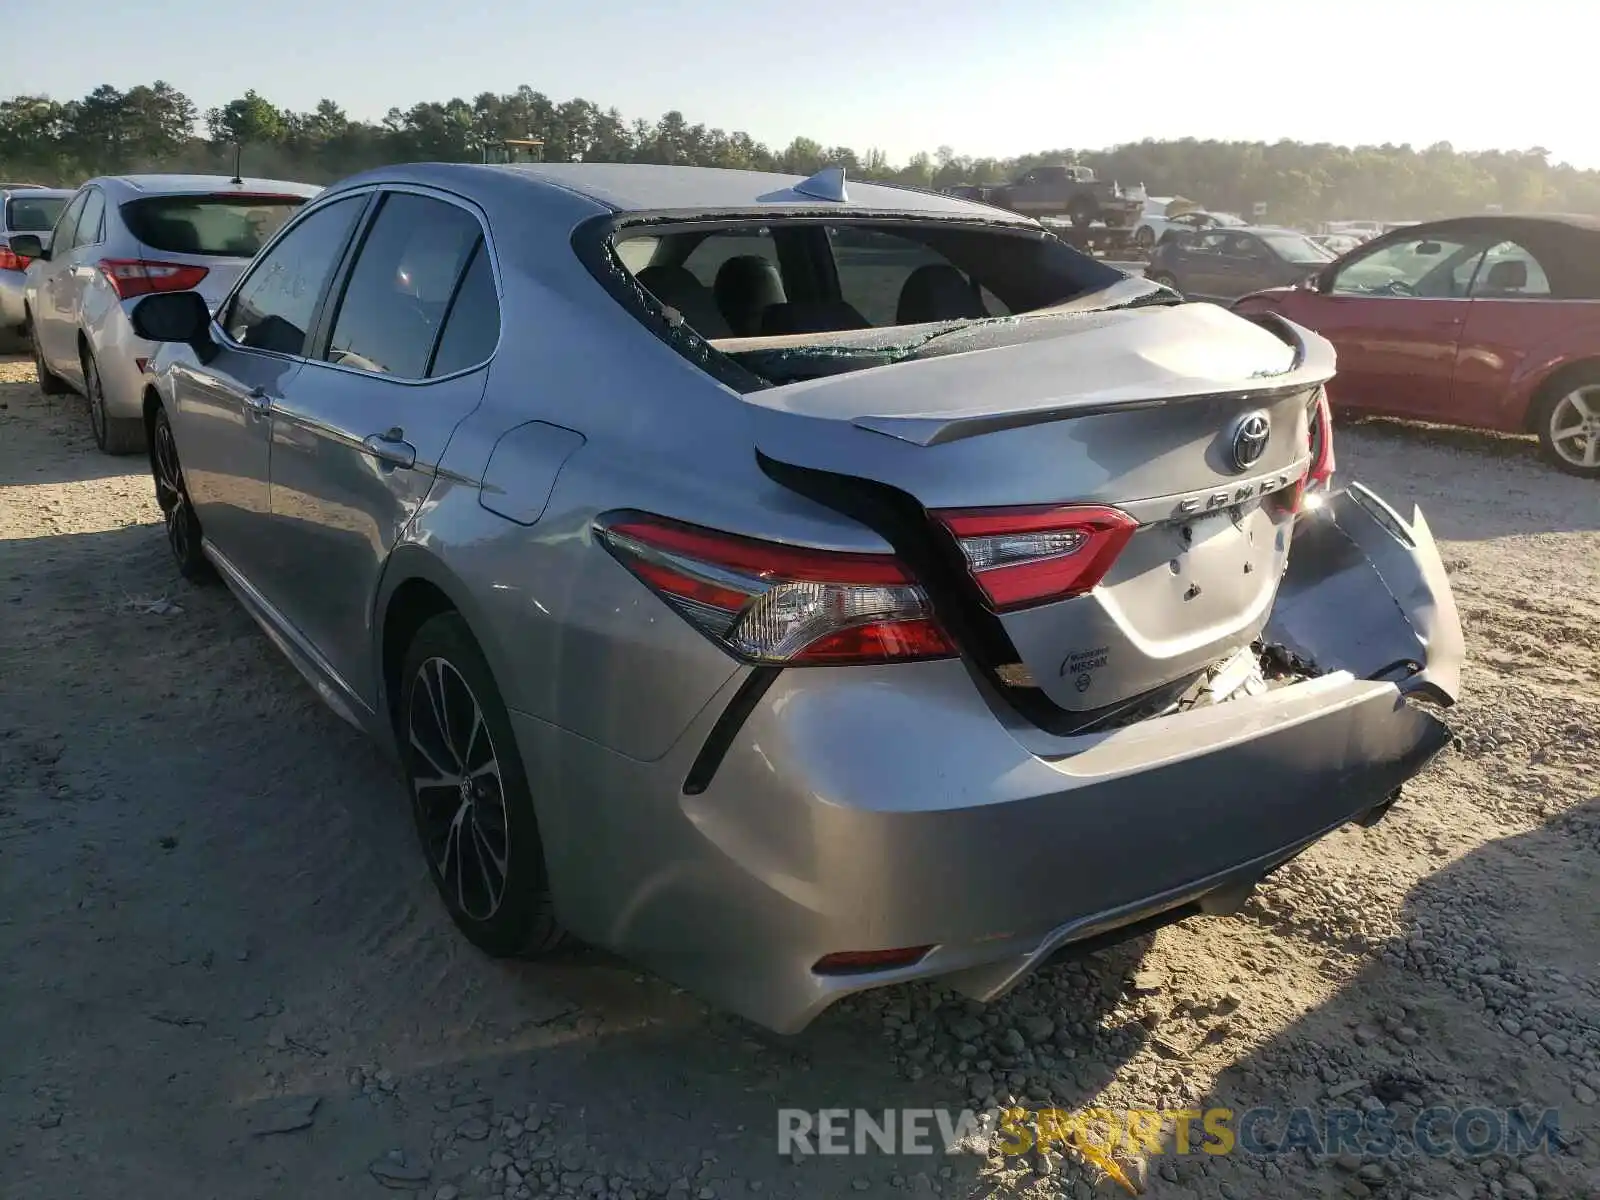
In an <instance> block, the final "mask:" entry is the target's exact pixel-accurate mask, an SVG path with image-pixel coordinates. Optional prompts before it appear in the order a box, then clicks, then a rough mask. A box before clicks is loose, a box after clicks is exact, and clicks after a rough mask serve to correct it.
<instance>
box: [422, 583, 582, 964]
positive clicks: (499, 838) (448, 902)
mask: <svg viewBox="0 0 1600 1200" xmlns="http://www.w3.org/2000/svg"><path fill="white" fill-rule="evenodd" d="M401 679H402V680H403V681H404V682H403V685H402V686H403V691H402V693H401V697H400V708H399V713H398V714H397V721H396V725H397V728H396V731H395V732H396V734H397V739H398V741H399V744H400V753H401V759H402V762H403V763H404V766H405V773H406V783H407V785H408V786H409V787H410V789H411V808H412V814H413V816H414V817H415V819H416V825H417V836H418V838H419V839H420V840H421V842H422V850H423V854H424V855H425V856H426V858H427V860H428V873H429V875H431V876H432V877H433V883H434V886H435V887H436V888H437V889H438V890H439V896H440V898H441V899H443V900H444V904H445V908H446V909H447V910H449V913H450V917H451V919H452V920H453V921H455V923H456V926H457V928H459V929H460V930H461V932H462V933H464V934H466V936H467V938H468V940H469V941H471V942H472V943H473V945H475V946H477V947H478V948H479V949H481V950H484V951H486V952H487V953H489V954H492V955H495V956H497V957H507V956H512V955H520V956H525V957H537V956H539V955H542V954H547V953H549V952H550V951H552V950H554V949H556V948H557V947H558V946H559V945H560V944H561V942H562V940H563V938H564V934H563V931H562V929H561V926H560V925H558V924H557V923H556V918H555V908H554V905H553V904H552V902H551V897H550V881H549V873H548V871H547V870H546V868H545V861H544V845H543V842H542V841H541V840H540V837H539V826H538V821H537V820H536V819H535V816H534V809H533V798H532V793H531V791H530V789H529V785H528V777H527V773H526V771H525V770H524V769H523V766H522V758H521V756H520V755H519V754H518V752H517V744H516V739H515V737H514V736H513V734H512V731H511V722H510V718H509V717H508V716H507V715H506V709H505V705H504V703H503V702H502V701H501V699H500V692H499V689H497V688H496V687H495V683H494V676H493V675H492V674H491V673H490V671H489V664H488V662H487V661H486V660H485V659H484V657H483V652H482V651H481V650H480V649H479V648H478V644H477V642H476V641H475V640H474V639H473V637H472V634H471V632H470V631H469V630H468V628H467V624H466V622H465V621H463V620H462V619H461V617H460V616H459V615H457V614H456V613H453V612H450V613H443V614H441V615H440V616H437V617H434V618H432V619H431V620H429V621H428V622H427V623H426V624H424V625H423V626H422V628H421V629H419V630H418V631H417V635H416V637H415V638H413V639H412V642H411V646H410V649H409V650H408V651H407V652H406V659H405V665H404V667H403V668H402V672H401Z"/></svg>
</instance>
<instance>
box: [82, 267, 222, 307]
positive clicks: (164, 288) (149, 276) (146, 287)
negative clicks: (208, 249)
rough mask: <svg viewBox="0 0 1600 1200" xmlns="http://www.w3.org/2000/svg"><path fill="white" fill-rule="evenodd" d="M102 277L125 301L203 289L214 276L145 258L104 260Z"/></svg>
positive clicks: (206, 271) (194, 268) (196, 268)
mask: <svg viewBox="0 0 1600 1200" xmlns="http://www.w3.org/2000/svg"><path fill="white" fill-rule="evenodd" d="M100 273H101V274H102V275H104V276H105V277H106V280H107V281H108V282H109V283H110V284H111V286H112V287H113V288H115V289H116V293H117V297H118V299H121V300H131V299H133V297H135V296H148V295H150V293H152V292H187V291H189V290H190V289H191V288H195V287H198V286H200V281H201V280H202V279H204V278H205V277H206V276H207V275H208V274H209V273H210V272H209V271H208V270H207V269H206V268H205V267H194V266H189V265H187V264H185V263H166V262H151V261H150V260H149V259H144V258H102V259H101V260H100Z"/></svg>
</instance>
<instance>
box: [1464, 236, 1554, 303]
mask: <svg viewBox="0 0 1600 1200" xmlns="http://www.w3.org/2000/svg"><path fill="white" fill-rule="evenodd" d="M1502 264H1504V265H1502ZM1472 295H1473V297H1474V298H1476V299H1488V300H1518V299H1523V298H1529V299H1543V298H1545V297H1548V296H1549V295H1550V278H1549V276H1547V275H1546V274H1545V272H1544V268H1543V267H1542V266H1540V265H1539V260H1538V259H1537V258H1535V257H1534V256H1533V255H1532V253H1530V252H1529V251H1528V250H1527V249H1526V248H1524V247H1522V246H1520V245H1518V244H1517V243H1516V242H1501V243H1499V244H1498V245H1495V246H1490V247H1489V251H1488V253H1487V254H1485V255H1484V256H1483V262H1482V264H1481V265H1480V266H1479V267H1478V271H1477V275H1476V277H1475V278H1474V280H1473V283H1472Z"/></svg>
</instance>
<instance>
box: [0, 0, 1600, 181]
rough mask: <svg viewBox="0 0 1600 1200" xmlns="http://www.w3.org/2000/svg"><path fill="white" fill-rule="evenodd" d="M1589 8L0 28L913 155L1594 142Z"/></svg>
mask: <svg viewBox="0 0 1600 1200" xmlns="http://www.w3.org/2000/svg"><path fill="white" fill-rule="evenodd" d="M42 11H43V10H42V9H40V8H38V6H37V5H36V4H34V5H29V6H27V8H26V9H25V10H24V8H23V0H0V17H6V16H8V17H11V18H12V20H11V21H8V22H0V23H4V24H8V25H10V24H17V25H18V27H20V28H25V29H27V30H28V31H29V32H30V35H38V34H40V33H41V31H42V30H43V29H45V28H46V27H53V25H52V24H51V23H50V22H46V23H45V25H41V24H40V23H39V21H38V19H37V18H38V16H39V14H40V12H42ZM1591 18H1592V13H1591V12H1590V10H1588V9H1587V6H1586V5H1584V4H1582V3H1580V2H1579V0H1560V2H1559V3H1558V2H1556V0H1520V2H1519V3H1516V4H1504V3H1500V4H1487V3H1478V2H1475V0H1459V2H1457V3H1453V4H1445V3H1441V2H1436V0H1389V2H1388V3H1378V2H1376V0H1341V2H1339V3H1328V2H1325V0H1287V2H1285V3H1281V4H1268V3H1265V2H1264V0H1124V2H1123V3H1101V2H1098V0H990V2H987V3H984V2H973V0H959V2H958V0H916V2H912V0H849V2H846V0H801V2H799V3H787V4H772V3H762V2H761V0H698V2H695V3H687V4H685V3H683V2H682V0H679V2H677V3H665V2H664V0H611V2H610V3H584V4H578V3H572V2H571V0H567V2H565V3H560V4H554V5H544V6H541V5H538V4H530V3H527V2H526V0H477V2H476V3H474V4H444V3H438V2H437V0H428V2H424V0H278V2H277V3H273V4H259V5H256V4H252V5H239V4H223V3H218V2H217V0H141V2H139V3H120V4H115V5H113V4H109V3H105V2H104V0H102V2H101V3H98V4H91V5H89V6H88V7H87V8H79V9H78V10H76V15H75V17H74V19H73V20H72V21H71V22H70V25H71V31H70V35H66V36H67V40H65V41H62V40H58V39H55V38H45V37H40V36H29V37H28V38H26V39H15V38H3V39H0V93H3V94H14V93H16V92H43V93H45V94H48V95H51V96H53V97H55V98H57V99H69V98H72V97H76V96H80V95H82V94H83V93H84V92H86V91H88V90H89V89H90V88H92V87H94V86H96V85H98V84H100V83H111V84H114V85H116V86H118V87H128V86H131V85H133V84H135V83H146V82H150V81H152V80H154V79H157V78H162V79H166V80H167V81H168V82H170V83H172V84H174V85H175V86H177V87H178V88H180V89H181V90H182V91H184V92H185V93H187V94H188V95H189V96H190V97H191V98H192V99H193V100H194V101H195V102H196V104H198V105H199V106H200V108H201V109H202V110H204V109H205V108H207V107H210V106H212V105H216V104H219V103H221V102H224V101H226V100H228V99H230V98H232V97H234V96H237V95H239V94H240V93H241V92H243V91H244V90H245V89H246V88H249V87H254V88H256V89H257V90H258V91H260V92H262V93H263V94H265V95H266V96H268V97H269V98H270V99H271V100H273V101H274V102H275V103H277V104H279V105H283V106H286V107H289V108H295V109H304V108H310V107H311V106H312V105H314V104H315V103H316V101H317V100H318V99H320V98H321V97H324V96H327V97H331V98H332V99H334V100H336V101H338V102H339V103H340V104H342V105H343V106H344V107H345V108H346V110H347V111H348V112H349V113H350V114H351V115H352V116H357V117H363V118H367V119H377V118H381V117H382V115H383V113H384V112H385V111H386V110H387V109H388V108H389V107H390V106H399V107H401V108H406V107H409V106H410V105H411V104H414V103H416V102H417V101H419V100H444V99H449V98H450V97H452V96H461V97H465V98H469V99H470V98H471V97H472V96H473V95H475V94H477V93H479V92H482V91H496V92H506V91H511V90H514V89H515V88H516V87H517V86H518V85H519V84H523V83H526V84H529V85H531V86H532V87H534V88H536V89H538V90H539V91H542V92H544V93H545V94H546V95H548V96H550V97H551V98H552V99H555V100H558V101H559V100H566V99H569V98H571V97H573V96H582V97H585V98H587V99H590V100H593V101H595V102H597V103H599V104H600V105H602V106H611V105H615V106H616V107H618V108H620V109H621V110H622V112H623V114H624V116H626V117H628V118H629V119H632V118H634V117H641V116H642V117H647V118H651V119H654V118H655V117H658V116H659V115H660V114H661V113H662V112H663V111H665V110H667V109H669V108H677V109H680V110H682V112H683V113H684V115H685V116H686V117H687V118H688V119H689V121H690V122H691V123H693V122H705V123H706V124H708V125H713V126H721V127H723V128H724V129H729V130H733V129H744V130H746V131H748V132H749V133H751V134H753V135H754V136H755V137H757V138H758V139H760V140H762V141H764V142H767V143H768V144H769V145H772V146H774V147H779V146H782V145H784V144H787V143H788V141H789V140H790V139H791V138H793V137H794V136H796V135H805V136H808V137H813V138H816V139H817V140H818V141H821V142H823V143H825V144H844V145H849V146H852V147H854V148H855V149H857V150H858V151H859V150H865V149H867V148H868V147H872V146H877V147H880V148H882V149H883V150H885V151H887V152H888V154H889V155H890V157H891V158H893V159H896V160H902V159H904V158H905V157H906V156H908V155H909V154H911V153H914V152H915V151H917V150H923V149H925V150H929V151H932V150H934V149H935V148H937V147H938V146H939V145H941V144H944V145H949V146H952V147H954V148H955V149H956V151H957V152H958V153H963V154H973V155H983V154H994V155H1002V156H1005V155H1013V154H1018V153H1023V152H1026V151H1030V150H1040V149H1046V148H1050V147H1054V146H1078V147H1100V146H1106V145H1110V144H1112V143H1115V142H1122V141H1134V140H1137V139H1139V138H1143V137H1156V138H1168V137H1184V136H1195V137H1202V138H1204V137H1215V138H1247V139H1266V140H1273V139H1276V138H1280V137H1288V138H1295V139H1297V140H1300V141H1331V142H1343V143H1356V142H1384V141H1393V142H1411V143H1412V144H1414V145H1417V146H1423V145H1427V144H1429V143H1432V142H1435V141H1449V142H1452V143H1454V144H1455V145H1456V146H1457V148H1460V149H1486V148H1519V149H1520V148H1527V147H1530V146H1533V145H1542V146H1545V147H1547V148H1549V149H1550V150H1551V151H1552V152H1553V153H1554V155H1555V157H1556V158H1557V159H1567V160H1569V161H1571V162H1574V163H1576V164H1578V165H1581V166H1600V132H1597V122H1596V120H1595V118H1594V116H1593V102H1592V94H1593V85H1592V80H1593V77H1594V69H1593V38H1592V20H1591ZM19 43H27V44H30V45H31V47H32V49H30V51H28V52H24V51H23V50H22V49H20V48H19ZM41 46H53V47H55V48H56V53H52V54H45V53H41V52H40V51H39V50H38V49H37V48H38V47H41Z"/></svg>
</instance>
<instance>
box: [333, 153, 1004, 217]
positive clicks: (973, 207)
mask: <svg viewBox="0 0 1600 1200" xmlns="http://www.w3.org/2000/svg"><path fill="white" fill-rule="evenodd" d="M486 174H487V176H490V177H492V178H493V179H494V181H495V182H496V183H502V184H503V183H507V182H510V183H519V182H521V183H527V184H532V185H544V186H546V187H549V188H553V189H559V190H560V191H563V192H567V193H569V194H572V195H575V196H581V197H583V198H584V199H587V200H589V201H591V202H592V203H594V204H596V205H599V206H600V207H602V208H607V209H610V210H611V211H612V212H615V213H656V212H672V213H715V212H746V211H750V210H760V209H768V208H770V209H774V210H783V211H786V212H806V213H824V212H826V213H839V214H841V215H843V214H846V213H849V212H851V211H863V212H868V211H870V212H884V211H888V212H893V213H903V214H905V215H907V216H922V215H928V216H940V217H963V216H964V217H971V218H973V219H976V220H983V221H988V222H995V221H1004V222H1007V223H1011V224H1018V225H1032V224H1034V222H1033V221H1031V220H1030V219H1029V218H1027V217H1024V216H1020V215H1018V214H1015V213H1006V212H1004V211H1002V210H1000V209H996V208H993V207H991V206H990V205H987V204H981V203H978V202H977V201H972V200H963V199H961V198H959V197H957V196H947V195H945V194H944V193H942V192H934V191H924V190H922V189H920V188H909V187H901V186H898V185H895V184H884V183H860V182H857V181H855V180H849V181H848V182H847V183H846V194H847V196H848V197H849V198H848V200H846V201H844V202H842V203H841V202H838V201H830V200H821V199H818V198H816V197H813V196H808V195H805V194H804V193H801V192H797V191H795V185H796V184H800V183H804V182H805V180H806V177H805V176H803V175H784V174H778V173H775V172H768V171H737V170H731V169H727V168H722V167H683V166H661V165H656V164H653V163H516V164H509V165H507V164H493V165H488V166H482V165H478V164H474V163H408V164H404V165H400V166H393V167H381V168H378V169H376V170H373V171H366V172H363V173H362V174H360V175H355V176H352V177H350V178H349V179H344V180H341V181H340V182H339V183H338V184H335V185H334V186H335V187H336V188H344V187H347V186H352V187H353V186H357V185H361V184H367V183H382V182H388V183H407V182H409V183H421V184H432V185H434V186H438V187H444V188H451V189H456V190H464V191H471V190H472V183H473V182H474V181H478V182H482V181H484V180H485V178H486Z"/></svg>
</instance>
